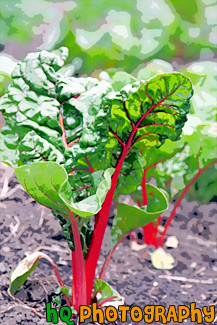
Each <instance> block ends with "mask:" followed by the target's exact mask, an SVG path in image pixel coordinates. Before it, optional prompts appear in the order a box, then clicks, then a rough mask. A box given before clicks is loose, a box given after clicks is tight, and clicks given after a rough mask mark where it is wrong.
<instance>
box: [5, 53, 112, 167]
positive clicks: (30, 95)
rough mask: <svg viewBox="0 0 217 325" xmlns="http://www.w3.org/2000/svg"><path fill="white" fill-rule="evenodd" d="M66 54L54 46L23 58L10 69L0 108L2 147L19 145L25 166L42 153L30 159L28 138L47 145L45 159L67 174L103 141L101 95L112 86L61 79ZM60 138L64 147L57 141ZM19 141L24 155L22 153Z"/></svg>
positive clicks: (103, 97)
mask: <svg viewBox="0 0 217 325" xmlns="http://www.w3.org/2000/svg"><path fill="white" fill-rule="evenodd" d="M67 52H68V50H67V49H66V48H60V49H59V50H57V51H53V52H47V51H41V52H37V53H30V54H28V55H27V57H26V58H25V59H24V60H23V61H22V62H20V63H18V64H17V66H16V68H15V69H14V72H13V73H12V84H11V85H10V86H9V87H8V92H7V94H5V95H4V96H3V97H2V98H1V99H0V110H1V111H2V113H3V115H4V118H5V120H6V124H5V126H4V128H3V130H2V134H3V135H4V136H5V145H6V146H7V147H8V148H10V149H17V147H18V145H19V144H20V143H21V146H20V148H21V149H20V150H22V152H21V157H20V158H21V161H23V163H26V162H27V161H28V159H29V158H30V160H29V161H28V163H32V162H34V161H38V160H39V154H42V152H39V153H37V152H35V155H34V152H33V150H30V148H31V147H32V141H31V136H32V134H34V143H35V142H37V144H38V142H40V145H39V146H41V144H43V143H44V144H46V147H48V146H49V156H50V157H52V158H51V160H52V161H55V157H56V158H57V160H56V161H57V162H59V161H60V160H61V161H62V162H63V163H64V165H65V167H66V168H67V171H69V172H70V170H71V167H72V166H73V165H75V164H76V162H77V160H78V159H79V158H82V157H85V156H86V155H87V154H93V153H94V152H96V150H97V149H98V147H101V146H104V144H105V142H106V141H107V138H108V119H107V115H108V113H109V110H108V105H107V104H106V95H107V94H108V93H109V92H110V91H111V90H112V88H111V86H110V84H109V83H107V82H105V81H98V80H97V79H95V78H90V77H88V78H74V77H66V76H64V75H62V74H61V73H59V72H58V70H59V69H60V68H61V67H62V66H63V64H64V60H65V59H66V57H67ZM33 131H34V133H29V132H33ZM28 133H29V134H28ZM27 134H28V135H27ZM65 137H66V142H67V146H66V144H64V143H63V138H65ZM36 138H37V139H36ZM23 141H24V143H25V148H27V147H28V150H27V151H28V153H27V151H25V150H24V151H23V146H22V144H23ZM28 141H29V143H28ZM47 142H48V143H47ZM66 147H67V148H66ZM43 151H44V150H43ZM30 152H31V154H30ZM59 152H60V154H59ZM62 154H63V155H64V156H65V158H64V159H62ZM60 155H61V159H60ZM49 159H50V158H48V160H49Z"/></svg>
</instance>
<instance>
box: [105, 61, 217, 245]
mask: <svg viewBox="0 0 217 325" xmlns="http://www.w3.org/2000/svg"><path fill="white" fill-rule="evenodd" d="M216 67H217V66H216V63H215V62H195V63H192V64H190V65H188V66H186V67H182V69H181V71H182V72H183V73H185V75H187V76H188V77H189V78H190V79H191V81H192V83H193V86H194V93H195V95H194V97H193V99H192V101H191V108H190V114H189V115H188V121H187V122H186V124H185V126H184V128H183V134H182V138H181V139H180V140H179V141H177V142H171V140H169V139H167V140H166V141H165V143H164V144H163V145H162V146H161V147H160V148H157V147H156V148H153V147H152V148H146V149H145V150H143V151H142V152H141V154H142V157H143V159H144V161H145V163H144V171H143V178H142V181H141V182H140V185H139V186H138V188H137V191H135V192H134V193H133V196H134V200H135V201H136V202H137V204H138V205H140V206H141V205H142V204H144V202H146V183H147V182H148V181H149V180H150V179H151V178H152V180H153V179H154V180H155V182H156V183H157V185H158V186H159V187H162V188H164V189H165V190H167V192H168V194H169V196H170V200H172V199H173V200H174V199H177V200H176V203H175V205H174V207H173V210H172V212H171V214H170V216H169V218H168V220H167V222H166V225H165V229H164V231H163V234H162V235H160V233H159V225H160V224H161V219H162V216H160V217H158V219H157V220H155V221H153V222H150V223H149V224H148V225H146V226H144V227H143V229H142V232H143V241H144V243H145V244H148V245H152V246H154V247H156V248H157V247H159V246H162V244H163V242H164V239H165V235H166V233H167V231H168V229H169V225H170V224H171V221H172V220H173V218H174V217H175V215H176V212H177V209H178V207H179V206H180V204H181V203H182V200H183V199H184V198H187V199H191V200H192V199H193V200H198V201H200V202H201V203H207V202H209V201H210V200H211V199H212V198H213V196H214V195H215V194H216V190H217V183H216V180H215V177H213V175H215V174H216V166H217V164H216V159H217V155H216V145H215V136H216V134H215V132H216V116H215V113H216V98H215V89H216V87H215V86H216V82H217V80H216V73H215V71H216ZM171 71H173V67H172V66H171V65H170V64H169V63H167V62H165V61H162V60H153V61H151V62H150V63H148V64H146V66H145V67H142V68H140V69H139V71H135V73H134V74H135V75H137V79H139V80H140V79H146V78H150V77H152V76H154V75H155V74H158V73H160V72H171ZM137 79H136V78H135V77H133V76H132V75H130V74H127V73H126V72H116V73H115V74H114V75H113V76H111V84H112V86H113V87H115V88H116V89H117V90H120V88H121V86H122V85H123V80H127V81H128V82H133V81H134V82H135V81H136V80H137ZM207 99H209V100H207ZM195 139H197V140H195ZM204 152H206V156H204ZM202 157H203V159H202ZM201 159H202V160H201ZM199 160H201V162H200V163H199ZM195 161H198V162H197V163H195ZM131 237H132V239H134V240H137V238H136V236H135V235H134V234H133V233H132V234H131Z"/></svg>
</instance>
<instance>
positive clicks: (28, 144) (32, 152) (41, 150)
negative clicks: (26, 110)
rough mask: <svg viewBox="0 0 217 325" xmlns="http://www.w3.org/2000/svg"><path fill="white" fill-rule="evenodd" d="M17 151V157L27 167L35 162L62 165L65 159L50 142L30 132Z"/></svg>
mask: <svg viewBox="0 0 217 325" xmlns="http://www.w3.org/2000/svg"><path fill="white" fill-rule="evenodd" d="M18 149H19V152H20V154H19V157H20V159H21V161H22V162H23V164H26V165H29V164H30V163H31V162H36V161H55V162H57V163H59V164H64V162H65V159H64V155H63V153H62V152H61V151H59V150H58V149H56V148H55V147H54V146H53V145H52V144H51V143H50V142H48V141H47V140H45V139H43V138H42V137H40V136H39V135H37V134H36V132H35V131H30V132H28V133H27V134H26V136H25V137H24V138H23V139H22V140H21V142H20V145H19V147H18Z"/></svg>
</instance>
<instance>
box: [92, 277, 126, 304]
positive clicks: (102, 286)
mask: <svg viewBox="0 0 217 325" xmlns="http://www.w3.org/2000/svg"><path fill="white" fill-rule="evenodd" d="M94 289H95V290H94V294H93V297H95V295H96V294H97V293H100V294H101V295H102V297H101V298H100V299H99V300H97V303H100V302H102V301H104V300H105V299H107V298H110V297H116V298H113V299H112V300H119V299H121V298H122V297H121V295H120V294H119V293H118V292H117V291H116V290H115V289H113V288H112V287H111V286H110V285H109V284H108V283H106V282H104V281H102V280H99V279H97V280H95V282H94Z"/></svg>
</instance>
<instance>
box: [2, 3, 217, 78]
mask: <svg viewBox="0 0 217 325" xmlns="http://www.w3.org/2000/svg"><path fill="white" fill-rule="evenodd" d="M0 42H1V51H2V52H1V53H2V55H1V67H0V69H1V72H5V74H7V73H8V74H10V70H11V69H12V66H13V63H12V62H11V64H10V66H9V67H6V65H5V62H6V58H7V59H8V60H10V59H11V60H13V59H15V60H21V59H23V58H24V57H25V55H26V54H27V53H28V52H31V51H36V50H41V49H46V50H51V49H55V48H58V47H59V46H61V45H65V46H67V47H68V48H69V51H70V56H69V59H68V63H70V64H72V65H73V73H78V74H90V73H95V74H96V73H97V70H107V69H112V68H118V69H123V70H125V71H126V72H129V73H132V72H133V71H134V70H135V69H138V66H139V65H140V64H144V63H145V62H147V61H150V60H152V59H154V58H158V59H163V60H166V61H168V62H170V63H172V64H173V66H174V67H175V68H177V65H178V66H179V65H183V64H184V63H187V62H189V61H195V60H213V59H214V58H215V51H216V47H217V1H216V0H134V1H132V0H125V1H123V0H76V1H72V0H62V1H60V0H57V1H56V0H53V1H49V0H37V1H35V0H10V1H8V0H1V41H0ZM2 56H3V57H2ZM7 69H8V71H7ZM2 70H4V71H2ZM6 79H7V78H6Z"/></svg>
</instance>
